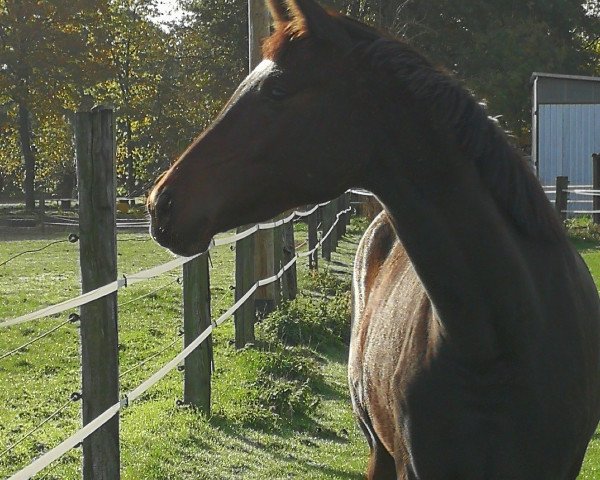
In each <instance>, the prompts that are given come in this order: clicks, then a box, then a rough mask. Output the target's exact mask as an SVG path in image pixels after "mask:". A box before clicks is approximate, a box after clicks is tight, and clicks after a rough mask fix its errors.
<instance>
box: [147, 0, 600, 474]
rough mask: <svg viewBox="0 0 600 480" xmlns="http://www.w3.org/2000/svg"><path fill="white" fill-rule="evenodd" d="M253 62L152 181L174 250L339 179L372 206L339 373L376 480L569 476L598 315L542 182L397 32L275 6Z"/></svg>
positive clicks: (577, 456)
mask: <svg viewBox="0 0 600 480" xmlns="http://www.w3.org/2000/svg"><path fill="white" fill-rule="evenodd" d="M268 6H269V8H270V11H271V13H272V16H273V18H274V32H273V34H272V35H271V36H270V37H269V38H268V39H267V40H266V41H265V43H264V47H263V53H264V60H263V62H262V63H260V65H259V66H258V67H257V68H256V69H255V70H254V71H253V72H252V73H251V74H250V75H249V76H248V77H247V78H246V79H245V80H244V82H243V83H242V84H241V85H240V87H239V88H238V89H237V91H236V92H235V93H234V95H233V97H232V98H231V100H230V101H229V102H228V103H227V105H226V106H225V108H224V110H223V112H222V113H221V114H220V115H219V116H218V118H217V119H216V121H215V122H214V123H213V125H212V126H211V127H209V128H208V129H207V130H206V131H205V132H204V133H203V134H202V135H201V136H200V137H199V138H198V139H197V140H196V141H194V142H193V143H192V145H191V146H190V147H189V148H188V149H187V150H186V151H185V152H184V153H183V154H182V155H181V157H180V158H179V159H178V161H177V162H176V163H174V164H173V166H172V167H171V168H170V169H169V170H168V171H167V172H166V173H165V174H164V175H163V176H162V177H160V178H159V180H158V181H157V183H156V185H155V186H154V188H153V190H152V192H151V194H150V195H149V199H148V209H149V212H150V215H151V220H152V226H151V233H152V235H153V237H154V238H155V239H156V240H157V241H158V242H159V243H160V244H162V245H164V246H165V247H167V248H169V249H171V250H172V251H173V252H175V253H177V254H181V255H192V254H195V253H198V252H201V251H203V250H205V249H206V248H207V247H208V245H209V242H210V239H211V238H212V236H213V235H215V234H216V233H218V232H223V231H226V230H229V229H231V228H233V227H236V226H239V225H243V224H248V223H252V222H258V221H263V220H265V219H268V218H271V217H273V216H274V215H276V214H278V213H280V212H282V211H284V210H287V209H290V208H293V207H296V206H298V205H305V204H309V203H318V202H322V201H325V200H328V199H330V198H334V197H336V196H338V195H340V194H341V193H342V192H344V191H345V190H346V189H347V188H349V187H361V188H364V189H367V190H370V191H372V192H374V193H375V194H376V195H377V197H378V198H379V199H380V200H381V202H382V203H383V205H384V207H385V210H384V212H383V213H382V214H381V215H380V216H379V217H378V218H376V219H375V221H374V222H373V223H372V225H371V226H370V227H369V228H368V230H367V231H366V233H365V234H364V237H363V239H362V240H361V243H360V245H359V248H358V252H357V255H356V262H355V271H354V279H353V324H352V340H351V346H350V356H349V384H350V390H351V399H352V404H353V407H354V410H355V413H356V416H357V418H358V422H359V424H360V426H361V428H362V430H363V432H364V434H365V436H366V439H367V441H368V443H369V446H370V450H371V453H370V459H369V464H368V472H367V476H368V478H370V479H384V480H385V479H425V480H436V479H461V480H469V479H502V480H507V479H544V480H548V479H560V480H562V479H574V478H575V477H576V476H577V474H578V472H579V470H580V468H581V464H582V460H583V458H584V454H585V451H586V447H587V444H588V442H589V441H590V438H591V437H592V435H593V433H594V431H595V428H596V425H597V423H598V420H599V414H600V327H599V325H600V309H599V300H598V293H597V290H596V287H595V286H594V283H593V281H592V279H591V276H590V274H589V271H588V269H587V268H586V265H585V264H584V262H583V261H582V259H581V258H580V256H579V255H578V254H577V252H576V251H575V250H574V249H573V248H572V247H571V245H570V244H569V242H568V240H567V237H566V234H565V232H564V230H563V226H562V224H561V222H560V220H559V219H558V216H557V215H556V214H555V213H554V210H553V209H552V207H551V206H550V204H549V202H548V200H547V199H546V197H545V195H544V193H543V191H542V189H541V187H540V185H539V183H538V181H537V179H536V178H535V176H534V175H533V173H532V172H531V171H530V169H529V167H528V166H527V165H526V163H525V162H524V161H523V159H522V158H521V156H520V155H519V153H518V152H517V151H516V150H515V149H514V148H513V147H512V146H511V145H510V144H509V142H508V141H507V138H506V136H505V135H504V133H503V132H502V131H501V130H500V129H499V128H498V126H497V125H496V124H495V123H494V122H493V121H491V120H490V119H489V118H488V117H487V114H486V112H485V110H484V109H483V107H482V106H481V105H479V104H478V103H477V102H476V101H475V99H474V98H473V97H472V96H471V94H470V93H468V92H467V91H466V90H465V89H464V88H462V87H461V86H460V84H459V83H458V82H457V81H456V80H455V79H453V78H452V77H451V76H450V75H448V74H447V73H445V72H444V71H443V70H441V69H439V68H436V67H434V66H433V65H432V64H431V63H430V62H429V61H428V60H426V59H425V58H423V56H421V55H420V54H419V53H417V52H416V51H415V50H414V49H412V48H411V47H409V46H408V45H406V44H405V43H403V42H402V41H399V40H395V39H393V38H388V37H387V36H385V35H382V34H380V33H378V32H377V31H376V30H374V29H372V28H370V27H368V26H366V25H363V24H361V23H359V22H356V21H354V20H351V19H349V18H347V17H344V16H341V15H337V14H334V13H330V12H327V11H325V10H324V9H323V8H322V7H320V6H319V5H318V4H317V3H315V2H314V1H313V0H270V1H269V2H268Z"/></svg>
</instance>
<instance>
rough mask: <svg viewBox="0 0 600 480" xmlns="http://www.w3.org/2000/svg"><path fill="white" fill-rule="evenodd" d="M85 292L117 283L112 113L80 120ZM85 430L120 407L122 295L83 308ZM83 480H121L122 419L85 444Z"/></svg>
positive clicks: (79, 115)
mask: <svg viewBox="0 0 600 480" xmlns="http://www.w3.org/2000/svg"><path fill="white" fill-rule="evenodd" d="M75 149H76V156H77V178H78V185H79V231H80V242H79V246H80V248H79V252H80V253H79V259H80V265H81V285H82V292H83V293H85V292H89V291H90V290H93V289H95V288H98V287H101V286H103V285H105V284H107V283H110V282H114V281H115V280H116V279H117V237H116V190H115V178H116V169H115V164H116V163H115V154H116V141H115V122H114V117H113V111H112V109H111V108H106V107H96V108H94V109H92V111H91V112H80V113H77V114H76V115H75ZM80 315H81V375H82V396H83V407H82V408H83V424H84V425H86V424H88V423H89V422H91V421H92V420H93V419H94V418H96V417H97V416H98V415H99V414H101V413H102V412H104V411H105V410H106V409H107V408H109V407H111V406H112V405H114V404H115V403H117V402H118V401H119V355H118V349H117V347H118V338H117V294H116V292H115V293H111V294H109V295H106V296H105V297H102V298H100V299H98V300H94V301H93V302H91V303H88V304H86V305H82V306H81V307H80ZM83 478H84V479H85V480H92V479H93V480H96V479H98V480H100V479H102V480H105V479H109V478H110V479H118V478H120V464H119V416H118V415H116V416H114V417H113V418H112V419H111V420H109V421H108V422H107V423H106V424H105V425H104V426H102V427H100V428H99V429H98V430H96V431H95V432H94V433H92V434H91V435H90V436H89V437H88V438H87V439H85V440H84V441H83Z"/></svg>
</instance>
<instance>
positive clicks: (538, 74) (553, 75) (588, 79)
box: [531, 72, 600, 83]
mask: <svg viewBox="0 0 600 480" xmlns="http://www.w3.org/2000/svg"><path fill="white" fill-rule="evenodd" d="M538 77H542V78H555V79H557V80H582V81H584V82H600V77H587V76H584V75H563V74H560V73H543V72H533V73H532V74H531V82H532V83H533V81H534V80H535V79H536V78H538Z"/></svg>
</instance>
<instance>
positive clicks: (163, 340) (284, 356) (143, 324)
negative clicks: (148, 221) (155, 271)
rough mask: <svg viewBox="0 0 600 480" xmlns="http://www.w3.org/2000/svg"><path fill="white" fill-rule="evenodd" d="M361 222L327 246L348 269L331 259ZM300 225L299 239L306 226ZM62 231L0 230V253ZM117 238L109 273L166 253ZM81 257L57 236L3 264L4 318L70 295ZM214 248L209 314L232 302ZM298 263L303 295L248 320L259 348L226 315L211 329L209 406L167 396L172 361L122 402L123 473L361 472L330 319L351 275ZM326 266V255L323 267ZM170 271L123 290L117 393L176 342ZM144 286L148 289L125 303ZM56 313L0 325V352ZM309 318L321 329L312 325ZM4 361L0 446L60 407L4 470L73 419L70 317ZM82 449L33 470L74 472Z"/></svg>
mask: <svg viewBox="0 0 600 480" xmlns="http://www.w3.org/2000/svg"><path fill="white" fill-rule="evenodd" d="M362 227H363V225H362V224H360V222H359V223H358V224H357V223H356V221H355V224H354V225H353V226H352V227H351V228H350V229H349V232H350V234H349V235H348V237H347V238H346V239H345V240H343V241H342V242H341V243H340V245H339V247H338V254H334V255H335V256H334V261H336V262H339V264H340V265H341V264H344V265H345V267H341V266H340V265H337V264H334V265H332V270H333V269H340V268H343V269H344V270H345V271H346V272H348V271H349V270H348V269H349V265H351V263H352V255H353V252H354V249H355V247H356V242H357V240H358V238H359V235H360V232H361V231H362V229H363V228H362ZM297 228H298V232H297V233H298V239H299V241H302V239H303V238H305V236H306V230H305V227H304V226H303V225H298V226H297ZM65 237H66V235H61V236H60V237H58V238H52V239H44V240H35V241H14V242H2V243H1V244H0V258H1V259H2V260H0V261H3V260H5V259H7V258H9V257H11V256H12V255H14V254H16V253H19V252H21V251H24V250H34V249H37V248H40V247H43V246H45V245H47V244H48V243H49V242H50V241H53V240H60V239H62V238H65ZM118 250H119V272H135V271H138V270H142V269H145V268H148V267H151V266H153V265H156V264H159V263H161V262H164V261H166V260H169V259H170V258H171V257H170V254H169V253H168V252H167V251H166V250H164V249H162V248H161V247H159V246H158V245H156V244H154V243H153V242H151V241H148V236H147V235H119V242H118ZM77 259H78V246H77V244H70V243H68V242H63V243H57V244H54V245H51V246H49V247H48V248H46V249H44V250H43V251H40V252H36V253H32V254H27V255H22V256H21V257H18V258H16V259H15V260H13V261H11V262H10V263H8V264H7V265H5V266H4V267H3V268H2V270H1V271H0V292H1V293H0V295H1V297H2V298H3V302H2V305H0V318H3V319H4V318H12V317H14V316H16V315H19V314H22V313H26V312H28V311H32V310H35V309H36V308H39V307H40V306H44V305H47V304H50V303H54V302H57V301H60V300H62V299H66V298H70V297H72V296H74V295H76V294H77V293H78V291H79V280H78V260H77ZM211 260H212V269H211V281H212V285H211V296H212V312H213V316H217V315H219V314H221V313H223V312H224V311H225V310H226V309H227V308H228V307H229V306H230V305H231V304H232V303H233V291H232V290H231V288H230V287H231V285H233V283H234V282H233V261H234V253H233V252H232V251H231V250H230V249H229V248H217V249H214V250H213V251H212V252H211ZM305 263H306V262H302V264H301V266H300V268H299V277H300V279H299V286H300V288H301V289H302V290H303V293H302V295H300V298H299V299H298V300H297V301H296V302H295V303H294V304H293V305H291V306H290V307H289V308H287V309H285V312H283V313H280V314H277V315H276V317H277V316H278V320H277V319H276V320H275V321H270V320H267V321H265V322H264V328H262V327H261V326H260V325H259V326H258V328H257V335H258V339H257V344H256V346H255V347H252V348H246V349H244V350H242V351H236V350H235V348H234V346H233V345H231V342H230V341H231V339H233V325H232V323H231V322H226V323H225V324H224V325H223V326H222V327H220V328H219V329H217V330H216V332H215V335H214V349H215V372H214V376H213V401H212V405H213V411H212V415H211V417H210V418H204V417H203V416H202V415H200V414H199V413H197V412H195V411H193V410H192V409H189V408H186V407H182V406H179V405H177V403H176V402H177V400H178V399H180V398H181V394H182V393H181V387H182V374H181V373H179V372H173V373H171V374H170V375H169V376H168V377H167V378H165V379H164V380H163V381H162V382H160V383H159V384H158V385H156V387H155V388H153V389H151V390H150V391H149V392H148V394H147V395H145V396H144V398H143V399H142V401H140V402H137V403H136V404H133V405H132V406H131V407H130V408H128V409H126V411H124V414H123V416H122V423H121V439H122V447H121V448H122V464H123V469H122V474H123V478H129V479H140V478H144V479H152V478H155V479H165V478H173V479H180V478H189V479H192V478H194V479H195V478H211V479H212V478H217V479H218V478H222V479H228V478H257V479H258V478H265V477H266V476H271V477H274V478H289V477H290V476H291V477H293V478H349V479H350V478H361V475H362V471H363V470H364V464H365V462H366V455H367V447H366V444H365V443H364V442H363V439H362V434H361V433H360V432H359V430H358V428H356V427H355V424H354V420H353V417H352V413H351V408H350V406H349V400H348V396H347V386H346V370H345V362H346V355H347V347H346V345H345V344H344V342H343V341H342V340H341V337H344V336H345V337H346V339H347V334H346V335H344V334H343V332H342V331H341V330H340V328H339V325H343V326H344V330H346V331H347V330H348V329H349V304H348V302H349V294H348V280H349V275H348V273H346V274H345V275H344V276H343V277H339V276H334V275H333V274H326V273H321V274H320V275H317V276H313V275H311V274H309V272H308V269H307V268H306V265H305ZM327 269H328V267H327V266H326V263H325V262H323V263H322V264H321V272H325V271H326V270H327ZM176 280H177V273H172V274H165V275H163V276H162V277H160V278H157V279H155V280H153V281H151V282H148V283H145V284H143V286H142V285H140V286H132V287H128V288H127V289H125V290H123V292H122V294H120V295H119V304H120V307H119V333H120V348H119V350H120V365H121V374H122V375H123V377H122V379H121V388H122V390H123V391H127V390H129V389H131V388H132V387H134V386H136V385H137V384H139V383H140V382H141V381H143V380H144V379H146V378H147V377H148V376H150V374H152V373H153V372H154V371H156V370H157V369H158V368H159V367H160V366H162V364H164V363H165V362H166V361H168V360H169V359H171V358H172V357H173V356H174V355H175V354H176V353H177V352H178V351H180V349H181V342H182V339H181V338H179V337H178V335H177V333H178V330H179V328H180V325H181V318H182V315H181V285H179V283H177V281H176ZM143 295H147V296H146V297H144V298H140V299H139V300H136V301H133V300H135V299H138V298H139V297H140V296H143ZM326 297H331V298H330V299H329V301H326ZM128 302H131V303H128ZM286 312H287V313H286ZM309 317H310V318H309ZM332 319H333V320H335V321H333V323H332ZM336 319H337V320H336ZM65 320H66V316H65V317H62V316H61V318H56V319H44V320H42V321H39V322H33V323H29V324H27V325H25V326H22V327H16V328H10V329H7V330H5V331H3V332H2V333H3V335H2V337H1V340H0V356H2V355H3V354H4V353H5V352H8V351H10V350H12V349H14V348H16V347H18V346H20V345H22V344H23V343H25V342H26V341H27V340H29V339H31V338H34V337H36V336H37V335H39V334H41V333H42V332H46V331H48V330H49V329H51V328H53V327H55V326H57V325H59V324H61V323H63V322H64V321H65ZM317 321H319V322H321V324H322V326H323V328H317V327H316V325H315V324H314V323H311V322H317ZM278 322H279V323H278ZM286 325H287V326H288V327H289V328H288V327H286ZM336 325H338V327H336ZM279 333H283V334H284V336H287V337H288V338H287V340H286V343H283V342H279V341H278V340H277V338H276V337H277V336H278V334H279ZM146 360H148V361H147V363H144V364H143V365H141V363H142V362H144V361H146ZM0 362H1V363H0V452H1V451H3V450H4V449H5V448H8V447H9V446H10V445H12V444H14V443H15V442H16V441H17V440H19V439H20V438H21V437H22V436H23V434H25V433H27V432H29V431H30V430H32V429H33V428H35V427H36V426H38V425H40V423H41V422H42V421H43V420H44V419H46V418H48V417H49V416H51V415H52V414H53V413H55V412H57V411H58V410H59V409H61V408H62V407H63V406H65V405H66V407H64V410H61V411H60V412H59V413H58V414H57V415H56V416H55V417H54V418H52V419H51V420H50V421H48V422H47V423H46V424H45V425H43V426H42V427H41V428H40V430H39V431H37V432H36V433H35V434H33V435H32V436H31V437H30V438H28V439H27V440H25V441H23V442H22V443H21V444H20V445H18V446H17V447H15V448H14V450H12V451H11V452H10V453H7V454H3V455H1V458H0V477H1V478H4V477H6V476H7V475H9V474H11V473H14V472H15V471H16V470H18V469H19V468H21V467H23V466H24V465H26V464H28V463H29V462H30V461H31V460H32V459H33V458H34V457H36V456H38V455H39V454H40V453H42V452H44V451H46V450H48V449H49V448H51V447H53V446H55V445H56V444H58V443H59V442H60V441H61V440H63V439H64V438H66V437H67V436H68V435H69V434H70V433H72V432H74V431H75V430H77V429H78V428H79V426H80V423H81V420H80V408H81V405H80V403H79V402H69V397H70V395H71V393H73V392H77V391H79V389H80V378H79V377H80V375H79V369H80V366H79V336H78V330H77V325H75V324H69V323H68V324H66V325H63V326H62V327H60V328H59V329H58V330H56V331H55V332H53V333H52V334H51V335H49V336H48V337H46V338H44V339H42V340H40V341H39V342H37V343H35V344H33V345H31V346H30V347H27V348H26V349H24V350H23V351H21V352H19V353H17V354H14V355H11V356H9V357H7V358H4V359H2V360H0ZM130 369H132V370H131V371H130V372H128V370H130ZM126 372H128V373H126ZM80 455H81V452H80V450H74V451H72V452H71V453H70V454H69V455H68V457H65V458H63V459H61V460H60V461H58V462H56V464H54V465H52V466H51V467H49V469H47V471H44V472H42V473H41V474H40V475H39V476H38V477H37V478H51V479H66V478H78V477H79V475H80V473H79V470H80Z"/></svg>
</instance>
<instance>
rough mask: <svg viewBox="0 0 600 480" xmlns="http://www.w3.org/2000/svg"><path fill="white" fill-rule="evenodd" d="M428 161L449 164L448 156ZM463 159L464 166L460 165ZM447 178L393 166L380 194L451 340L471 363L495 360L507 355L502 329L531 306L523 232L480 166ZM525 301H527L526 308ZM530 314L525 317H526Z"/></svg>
mask: <svg viewBox="0 0 600 480" xmlns="http://www.w3.org/2000/svg"><path fill="white" fill-rule="evenodd" d="M444 157H445V158H444V159H443V160H442V159H441V158H428V159H423V161H427V162H438V164H439V162H440V161H448V155H447V152H446V153H445V155H444ZM452 160H458V161H452ZM450 162H451V163H452V164H453V165H454V167H452V168H448V169H447V170H446V172H445V174H444V175H443V176H440V172H439V171H438V172H437V174H436V175H433V176H430V177H428V178H426V177H423V178H421V179H419V180H415V179H414V178H413V179H412V180H407V179H406V178H403V176H402V175H401V174H400V172H398V171H394V168H393V167H389V165H393V163H390V162H387V165H388V167H386V168H384V169H383V170H382V171H381V172H380V177H381V178H379V179H378V180H377V181H376V185H374V186H373V190H374V191H375V193H376V194H377V195H378V196H379V197H380V199H381V200H382V201H383V203H384V204H385V206H386V208H387V210H388V212H389V214H390V217H391V219H392V222H393V224H394V227H395V228H396V231H397V233H398V235H399V237H400V239H401V241H402V243H403V245H404V247H405V248H406V250H407V252H408V254H409V256H410V258H411V261H412V263H413V265H414V267H415V270H416V271H417V273H418V275H419V277H420V279H421V281H422V282H423V284H424V286H425V288H426V290H427V293H428V295H429V298H430V299H431V301H432V303H433V306H434V308H435V310H436V313H437V315H438V317H439V318H440V320H441V323H442V324H443V326H444V328H445V329H446V331H447V334H448V337H449V339H450V340H451V341H452V342H453V343H454V344H455V345H456V346H457V347H458V349H459V351H460V352H461V354H462V355H464V356H465V357H469V358H471V359H473V360H475V361H477V362H480V361H482V360H493V359H495V358H497V357H498V356H499V355H500V353H501V351H502V350H503V348H502V345H500V343H499V342H500V340H499V338H498V329H497V327H498V324H499V323H501V322H508V323H511V321H512V320H516V319H515V317H516V315H517V311H519V310H520V309H522V308H529V306H528V305H529V303H528V302H527V298H526V296H527V295H528V294H531V293H532V292H531V285H530V284H529V283H528V278H529V275H528V272H527V265H526V263H525V262H524V261H523V258H522V253H521V250H520V242H521V240H519V237H518V234H517V233H516V231H515V229H513V228H511V227H510V225H509V224H508V223H507V222H508V220H507V219H506V218H505V216H504V215H503V214H502V213H501V212H500V210H499V208H498V207H497V205H496V204H495V202H494V200H493V199H492V196H491V194H490V193H489V191H487V189H486V188H485V187H484V186H483V184H482V182H481V181H480V178H479V175H478V173H477V171H476V170H475V168H474V167H473V166H472V165H471V166H469V165H468V162H466V161H463V162H462V168H461V162H460V159H450ZM520 299H523V302H520ZM523 313H526V312H523V311H520V312H519V314H523Z"/></svg>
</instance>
